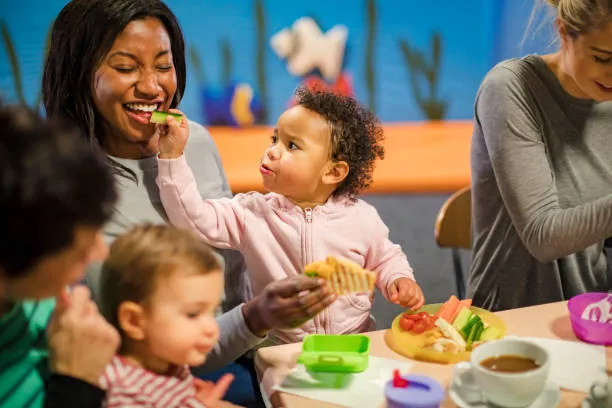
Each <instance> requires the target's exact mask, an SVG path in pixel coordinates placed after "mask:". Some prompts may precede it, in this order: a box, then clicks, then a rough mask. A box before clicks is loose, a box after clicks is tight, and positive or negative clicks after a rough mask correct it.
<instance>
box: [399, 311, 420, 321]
mask: <svg viewBox="0 0 612 408" xmlns="http://www.w3.org/2000/svg"><path fill="white" fill-rule="evenodd" d="M403 317H404V318H406V319H410V320H421V316H419V314H418V313H404V316H403Z"/></svg>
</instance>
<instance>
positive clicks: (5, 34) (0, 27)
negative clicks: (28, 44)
mask: <svg viewBox="0 0 612 408" xmlns="http://www.w3.org/2000/svg"><path fill="white" fill-rule="evenodd" d="M0 31H1V32H2V42H3V43H4V48H6V54H7V55H8V59H9V64H10V66H11V73H12V74H13V84H14V85H15V94H16V96H17V100H18V101H19V103H20V104H21V105H27V104H28V103H27V101H26V98H25V94H24V92H23V82H22V78H21V67H20V65H19V58H18V57H17V50H16V49H15V44H14V43H13V38H12V36H11V33H10V32H9V30H8V26H7V25H6V22H5V21H4V20H3V21H2V22H1V23H0ZM50 46H51V29H49V30H48V31H47V39H46V41H45V50H44V57H43V61H44V60H46V59H47V55H48V54H49V47H50ZM41 103H42V91H41V90H40V89H39V90H38V92H37V94H36V99H35V102H34V108H35V109H37V110H39V109H40V107H41Z"/></svg>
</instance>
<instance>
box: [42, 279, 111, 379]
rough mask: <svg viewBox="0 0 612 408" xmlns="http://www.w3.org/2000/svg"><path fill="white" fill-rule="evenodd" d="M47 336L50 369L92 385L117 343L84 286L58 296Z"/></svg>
mask: <svg viewBox="0 0 612 408" xmlns="http://www.w3.org/2000/svg"><path fill="white" fill-rule="evenodd" d="M47 338H48V347H49V366H50V367H49V368H50V370H51V372H53V373H57V374H62V375H66V376H70V377H74V378H78V379H80V380H83V381H86V382H88V383H90V384H92V385H95V386H98V385H99V378H100V376H101V375H102V373H103V372H104V368H105V367H106V365H107V364H108V363H109V362H110V361H111V359H112V358H113V356H114V355H115V353H116V352H117V349H118V347H119V343H120V337H119V333H118V332H117V330H115V328H114V327H113V326H111V325H110V324H109V323H108V322H107V321H106V320H105V319H104V317H102V315H101V314H100V313H99V312H98V308H97V307H96V304H95V303H94V302H93V301H92V300H91V295H90V292H89V289H87V288H86V287H85V286H77V287H74V288H73V289H72V292H71V293H70V294H68V293H67V291H66V290H65V291H64V292H63V293H62V294H61V295H60V296H58V297H57V303H56V306H55V311H54V312H53V316H52V318H51V321H50V322H49V327H48V329H47Z"/></svg>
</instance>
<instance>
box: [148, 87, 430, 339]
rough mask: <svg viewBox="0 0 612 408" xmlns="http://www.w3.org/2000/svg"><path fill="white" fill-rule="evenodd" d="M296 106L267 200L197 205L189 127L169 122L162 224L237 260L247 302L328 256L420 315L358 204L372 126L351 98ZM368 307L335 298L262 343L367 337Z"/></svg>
mask: <svg viewBox="0 0 612 408" xmlns="http://www.w3.org/2000/svg"><path fill="white" fill-rule="evenodd" d="M296 96H297V105H296V106H294V107H292V108H290V109H288V110H287V111H285V112H284V113H283V114H282V115H281V116H280V118H279V119H278V122H277V125H276V128H275V129H274V133H273V135H272V141H271V144H270V146H269V147H268V148H267V149H266V150H265V152H264V154H263V157H262V159H261V164H260V167H259V171H260V173H261V175H262V178H263V185H264V188H265V189H266V190H267V191H269V193H267V194H260V193H257V192H251V193H246V194H237V195H236V196H234V197H233V198H231V199H229V198H222V199H214V200H203V199H202V198H201V197H200V194H199V193H198V188H197V186H196V182H195V179H194V176H193V174H192V172H191V169H190V168H189V166H188V164H187V162H186V161H185V157H184V155H183V149H184V147H185V144H186V142H187V138H188V136H189V135H188V134H189V127H188V124H187V120H186V118H185V117H184V118H183V120H182V121H181V122H180V123H178V122H177V121H176V120H175V119H174V118H171V117H169V118H168V119H167V125H163V126H160V139H159V151H160V154H159V159H158V166H159V172H158V178H157V184H158V186H159V188H160V193H161V199H162V203H163V205H164V208H165V210H166V212H167V214H168V217H169V219H170V221H171V222H172V223H173V224H174V225H177V226H180V227H184V228H188V229H190V230H192V231H194V232H195V233H196V234H197V235H198V236H199V237H200V238H201V239H202V240H204V241H205V242H206V243H208V244H209V245H212V246H214V247H218V248H232V249H237V250H239V251H241V252H242V254H243V256H244V259H245V261H246V265H247V269H248V270H249V279H250V281H251V284H252V289H253V292H254V293H255V294H257V293H259V292H260V291H261V290H262V289H263V288H264V287H265V286H266V284H268V283H269V282H271V281H273V280H277V279H282V278H285V277H287V276H290V275H294V274H301V273H303V269H304V266H305V265H306V264H308V263H311V262H313V261H318V260H323V259H325V258H326V257H327V256H329V255H331V256H335V257H338V258H344V259H348V260H351V261H353V262H355V263H357V264H358V265H360V266H362V267H363V268H365V269H369V270H371V271H374V272H376V273H377V281H376V284H377V286H378V288H379V289H380V290H381V292H382V294H383V295H384V296H385V298H387V299H388V300H389V301H391V302H393V303H396V304H399V305H402V306H403V307H407V308H413V309H415V308H419V307H421V306H422V305H423V303H424V299H423V293H422V291H421V288H420V287H419V285H418V284H417V283H416V282H415V280H414V275H413V271H412V268H411V267H410V264H409V263H408V260H407V259H406V255H405V254H404V253H403V252H402V250H401V248H400V247H399V245H396V244H393V243H392V242H391V241H390V240H389V230H388V228H387V227H386V226H385V224H384V223H383V221H382V220H381V219H380V217H379V215H378V213H377V211H376V209H375V208H374V207H372V206H371V205H369V204H367V203H366V202H364V201H362V200H359V199H357V198H356V196H357V194H358V193H359V192H360V191H362V190H363V189H365V188H367V187H368V186H369V185H370V183H371V181H372V172H373V170H374V164H375V161H376V159H377V158H382V157H383V153H384V150H383V147H382V145H381V142H382V139H383V131H382V128H381V127H380V124H379V122H378V119H377V118H376V116H375V115H374V114H373V113H372V112H370V111H369V110H367V109H366V108H365V107H363V106H362V105H360V104H359V103H358V102H357V101H355V100H354V99H352V98H348V97H343V96H338V95H334V94H332V93H327V92H318V91H309V90H307V89H304V88H301V89H299V90H298V91H297V92H296ZM176 112H178V111H176ZM237 143H239V142H237ZM310 306H311V305H309V304H307V302H304V303H303V304H302V307H304V308H308V307H310ZM371 307H372V303H371V297H370V296H369V295H368V294H353V295H346V296H339V297H338V299H337V300H336V301H335V302H334V303H333V304H332V305H331V306H329V307H328V308H327V309H326V310H325V311H323V312H322V313H320V314H318V315H317V316H315V317H314V318H313V319H312V320H310V321H308V322H306V323H305V324H303V325H302V326H300V327H299V328H296V329H292V330H282V331H281V330H278V331H275V332H272V333H270V334H269V337H270V339H271V340H272V341H274V342H276V343H288V342H296V341H300V340H302V338H303V337H304V336H305V335H306V334H312V333H327V334H331V333H333V334H344V333H359V332H364V331H369V330H372V329H374V324H373V320H372V317H371V315H370V310H371Z"/></svg>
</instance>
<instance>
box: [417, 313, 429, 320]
mask: <svg viewBox="0 0 612 408" xmlns="http://www.w3.org/2000/svg"><path fill="white" fill-rule="evenodd" d="M417 315H418V316H419V318H421V319H427V318H428V317H429V314H428V313H426V312H419V313H417Z"/></svg>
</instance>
